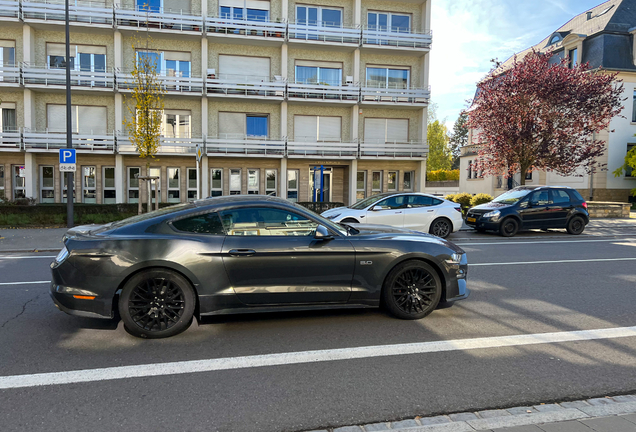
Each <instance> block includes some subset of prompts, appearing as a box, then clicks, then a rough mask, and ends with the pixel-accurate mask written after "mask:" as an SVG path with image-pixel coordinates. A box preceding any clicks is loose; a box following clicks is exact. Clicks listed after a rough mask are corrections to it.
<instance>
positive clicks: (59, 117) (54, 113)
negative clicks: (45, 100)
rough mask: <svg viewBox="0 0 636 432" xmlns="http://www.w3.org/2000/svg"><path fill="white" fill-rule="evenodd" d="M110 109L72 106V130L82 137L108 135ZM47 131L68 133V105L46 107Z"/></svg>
mask: <svg viewBox="0 0 636 432" xmlns="http://www.w3.org/2000/svg"><path fill="white" fill-rule="evenodd" d="M107 117H108V109H107V108H106V107H104V106H88V105H72V106H71V128H72V129H73V133H77V134H81V135H106V133H107V128H108V125H107V121H106V119H107ZM46 121H47V129H48V130H49V131H50V132H58V133H61V132H66V105H56V104H49V105H47V106H46Z"/></svg>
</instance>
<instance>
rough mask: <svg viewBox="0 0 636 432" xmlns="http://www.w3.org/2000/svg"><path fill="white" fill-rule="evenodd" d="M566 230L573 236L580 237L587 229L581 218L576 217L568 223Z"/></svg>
mask: <svg viewBox="0 0 636 432" xmlns="http://www.w3.org/2000/svg"><path fill="white" fill-rule="evenodd" d="M566 229H567V230H568V233H570V234H572V235H579V234H581V233H582V232H583V230H584V229H585V221H584V220H583V218H582V217H580V216H574V217H573V218H571V219H570V220H569V221H568V225H567V227H566Z"/></svg>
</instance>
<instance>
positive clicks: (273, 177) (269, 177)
mask: <svg viewBox="0 0 636 432" xmlns="http://www.w3.org/2000/svg"><path fill="white" fill-rule="evenodd" d="M277 177H278V171H276V170H275V169H268V170H265V195H269V196H276V186H277V184H278V178H277Z"/></svg>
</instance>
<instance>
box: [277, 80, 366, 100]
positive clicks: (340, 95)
mask: <svg viewBox="0 0 636 432" xmlns="http://www.w3.org/2000/svg"><path fill="white" fill-rule="evenodd" d="M287 97H288V98H289V99H307V100H329V101H333V100H340V101H348V102H352V103H356V102H358V99H359V97H360V87H358V86H354V85H346V86H343V85H324V84H304V83H289V84H288V85H287Z"/></svg>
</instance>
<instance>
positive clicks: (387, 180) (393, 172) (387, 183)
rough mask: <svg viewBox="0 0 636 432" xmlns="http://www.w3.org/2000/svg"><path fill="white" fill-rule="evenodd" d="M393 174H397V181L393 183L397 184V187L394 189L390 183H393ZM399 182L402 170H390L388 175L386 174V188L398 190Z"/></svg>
mask: <svg viewBox="0 0 636 432" xmlns="http://www.w3.org/2000/svg"><path fill="white" fill-rule="evenodd" d="M391 174H395V182H394V183H393V184H395V188H394V189H391V188H390V185H391V181H390V179H391ZM399 182H400V172H399V171H389V172H388V173H387V176H386V190H387V191H389V192H397V191H398V188H399V184H398V183H399Z"/></svg>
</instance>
